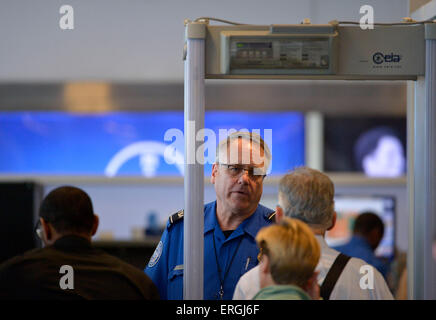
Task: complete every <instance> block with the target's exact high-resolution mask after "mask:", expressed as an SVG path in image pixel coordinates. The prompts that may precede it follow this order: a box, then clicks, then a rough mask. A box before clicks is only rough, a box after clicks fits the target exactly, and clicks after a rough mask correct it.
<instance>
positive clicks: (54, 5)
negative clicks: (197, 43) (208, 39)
mask: <svg viewBox="0 0 436 320" xmlns="http://www.w3.org/2000/svg"><path fill="white" fill-rule="evenodd" d="M64 4H69V5H71V6H73V8H74V22H75V29H74V30H61V29H60V28H59V19H60V17H61V14H59V8H60V7H61V6H62V5H64ZM364 4H369V5H372V6H373V7H374V14H375V21H376V22H389V21H399V19H400V18H401V17H404V16H407V10H408V1H407V0H378V1H376V0H363V1H361V0H304V1H297V0H293V1H292V0H271V1H264V0H237V1H234V0H220V1H215V0H183V1H179V0H147V1H146V0H128V1H126V0H92V1H91V0H44V1H34V0H2V1H1V2H0V44H1V51H0V82H20V81H71V80H103V81H182V79H183V63H182V47H183V33H184V28H183V21H184V19H185V18H189V19H195V18H198V17H200V16H213V17H219V18H223V19H228V20H234V21H240V22H245V23H254V24H272V23H276V24H289V23H300V22H301V21H302V20H303V19H304V18H311V19H312V22H313V23H327V22H328V21H330V20H333V19H338V20H352V21H359V18H360V15H359V8H360V6H361V5H364Z"/></svg>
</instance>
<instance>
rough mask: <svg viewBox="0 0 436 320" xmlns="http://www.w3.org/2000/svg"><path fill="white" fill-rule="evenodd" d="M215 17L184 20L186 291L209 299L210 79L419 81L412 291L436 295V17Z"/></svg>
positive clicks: (411, 122)
mask: <svg viewBox="0 0 436 320" xmlns="http://www.w3.org/2000/svg"><path fill="white" fill-rule="evenodd" d="M209 21H210V19H209V18H200V19H197V20H195V21H189V20H186V21H185V48H184V59H185V102H184V103H185V181H184V190H185V217H184V220H185V222H184V265H185V267H184V270H185V272H184V279H183V288H184V299H189V300H192V299H203V259H204V258H203V257H204V254H203V252H204V246H203V241H204V238H203V231H204V213H203V205H204V204H203V202H204V171H203V165H202V163H204V161H201V159H199V158H198V155H200V154H202V152H201V149H200V148H201V145H203V143H204V141H203V140H204V137H201V136H199V135H197V132H198V130H200V129H202V128H204V112H205V79H291V80H292V79H294V80H296V79H298V80H309V79H310V80H314V79H315V80H413V81H414V83H415V103H414V106H410V107H408V110H407V119H408V128H407V136H408V150H407V158H408V171H407V189H408V197H409V212H410V218H409V219H410V221H409V223H410V226H409V250H408V263H407V266H408V268H407V271H408V295H409V299H436V288H435V287H436V276H435V270H434V269H435V267H434V262H433V260H432V254H431V244H432V240H433V236H434V229H435V228H434V226H435V210H436V171H435V170H436V23H433V21H423V22H414V21H410V20H409V22H402V23H394V24H375V25H374V29H367V30H363V29H361V28H360V27H359V26H358V25H357V26H355V25H347V24H351V23H349V22H344V23H342V22H337V21H333V22H330V23H329V24H326V25H312V24H310V23H304V24H296V25H242V24H235V23H233V24H232V25H210V24H209ZM219 21H222V20H219ZM350 108H353V106H352V105H350ZM197 150H200V152H197ZM196 155H197V157H196ZM195 158H196V160H197V161H195Z"/></svg>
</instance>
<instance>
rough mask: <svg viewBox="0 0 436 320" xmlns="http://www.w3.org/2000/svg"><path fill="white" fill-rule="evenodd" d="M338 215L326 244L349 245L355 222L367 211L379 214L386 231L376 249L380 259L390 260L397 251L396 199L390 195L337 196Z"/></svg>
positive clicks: (328, 233)
mask: <svg viewBox="0 0 436 320" xmlns="http://www.w3.org/2000/svg"><path fill="white" fill-rule="evenodd" d="M335 210H336V213H337V219H336V225H335V227H334V228H333V229H332V230H330V231H328V232H327V234H326V242H327V244H328V245H329V246H331V247H335V246H340V245H343V244H345V243H347V242H348V241H349V240H350V238H351V236H352V233H353V226H354V221H355V219H356V218H357V216H358V215H359V214H361V213H363V212H365V211H371V212H374V213H375V214H377V215H378V216H379V217H380V218H381V219H382V221H383V223H384V226H385V229H384V235H383V239H382V240H381V242H380V244H379V246H378V247H377V249H376V252H375V254H376V255H377V256H378V257H381V258H386V259H390V258H392V257H393V256H394V250H395V234H394V233H395V197H393V196H389V195H374V196H372V195H371V196H359V195H337V196H335Z"/></svg>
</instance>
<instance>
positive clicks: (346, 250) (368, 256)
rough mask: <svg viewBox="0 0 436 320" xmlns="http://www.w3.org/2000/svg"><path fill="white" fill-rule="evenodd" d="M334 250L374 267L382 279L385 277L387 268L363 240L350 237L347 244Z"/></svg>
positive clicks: (357, 237)
mask: <svg viewBox="0 0 436 320" xmlns="http://www.w3.org/2000/svg"><path fill="white" fill-rule="evenodd" d="M334 249H336V250H338V251H339V252H342V253H343V254H346V255H348V256H350V257H354V258H359V259H362V260H363V261H365V262H366V263H368V264H370V265H372V266H373V267H375V268H376V269H377V270H378V271H379V272H380V273H381V274H382V275H383V276H384V277H386V275H387V272H388V266H387V265H386V264H385V263H384V262H383V261H381V260H380V259H379V258H377V257H376V255H375V254H374V251H373V250H372V248H371V246H370V245H369V243H368V242H367V241H366V240H365V239H364V238H362V237H359V236H352V237H351V240H350V241H349V242H348V243H346V244H344V245H342V246H338V247H335V248H334Z"/></svg>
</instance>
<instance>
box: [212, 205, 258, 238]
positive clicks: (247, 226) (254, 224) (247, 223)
mask: <svg viewBox="0 0 436 320" xmlns="http://www.w3.org/2000/svg"><path fill="white" fill-rule="evenodd" d="M260 210H261V209H260V206H259V205H258V206H257V208H256V210H255V211H254V213H253V214H252V215H251V216H249V217H248V218H247V219H245V220H244V221H243V222H242V223H241V224H240V225H239V226H238V229H240V228H242V229H243V230H244V231H245V232H246V233H248V234H249V235H250V236H252V237H253V238H256V234H257V232H258V231H259V225H262V221H261V219H263V217H262V215H261V214H260V212H259V211H260ZM204 215H205V217H204V233H205V234H206V233H207V232H209V231H211V230H213V229H215V226H217V225H218V220H217V218H216V201H214V202H211V203H208V204H206V206H205V212H204ZM231 237H232V236H231Z"/></svg>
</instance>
